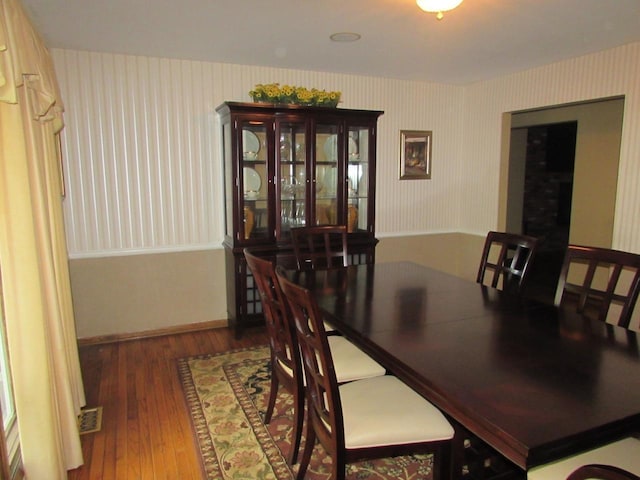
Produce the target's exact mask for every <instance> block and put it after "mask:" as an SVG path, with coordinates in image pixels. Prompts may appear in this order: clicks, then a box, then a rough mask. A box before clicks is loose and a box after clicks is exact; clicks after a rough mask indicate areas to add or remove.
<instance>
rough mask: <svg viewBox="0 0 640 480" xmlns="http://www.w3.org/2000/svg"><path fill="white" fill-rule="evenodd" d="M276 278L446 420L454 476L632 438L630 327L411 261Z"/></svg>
mask: <svg viewBox="0 0 640 480" xmlns="http://www.w3.org/2000/svg"><path fill="white" fill-rule="evenodd" d="M287 275H288V276H289V277H290V278H291V279H292V280H293V281H295V282H296V283H297V284H299V285H301V286H303V287H305V288H307V289H309V290H310V291H311V292H312V293H313V294H314V296H315V298H316V300H317V302H318V306H319V308H320V309H321V311H322V313H323V315H324V317H325V321H327V322H329V323H330V324H332V325H333V326H334V327H335V328H336V329H337V330H338V331H339V333H340V334H342V335H344V336H345V337H346V338H348V339H349V340H351V341H352V342H353V343H355V344H356V345H358V346H359V347H360V348H361V349H363V350H364V351H365V352H367V353H368V354H369V355H371V356H372V357H373V358H375V359H376V360H377V361H378V362H380V363H381V364H382V365H383V366H384V367H385V368H386V369H387V371H388V372H389V373H390V374H393V375H396V376H397V377H398V378H400V379H401V380H402V381H404V382H405V383H406V384H408V385H409V386H410V387H412V388H413V389H414V390H416V391H417V392H419V393H420V394H421V395H422V396H424V397H425V398H426V399H428V400H429V401H430V402H431V403H433V404H434V405H436V406H437V407H438V408H439V409H440V410H441V411H442V412H443V413H444V414H445V415H446V416H447V417H448V418H449V419H450V421H451V422H452V424H453V425H454V428H455V429H456V435H455V439H454V455H453V458H454V468H453V472H454V475H453V478H454V479H458V478H469V479H480V478H500V479H505V478H512V479H523V478H526V472H527V470H529V469H530V468H532V467H535V466H537V465H541V464H545V463H548V462H550V461H553V460H556V459H560V458H564V457H566V456H569V455H572V454H575V453H578V452H581V451H584V450H587V449H589V448H592V447H596V446H599V445H602V444H605V443H607V442H610V441H612V440H615V439H617V438H621V437H623V436H626V435H629V434H631V433H633V432H635V431H637V430H638V426H639V422H640V354H639V348H638V340H637V338H636V332H634V331H631V330H627V329H624V328H621V327H617V326H614V325H611V324H607V323H604V322H602V321H598V320H597V319H594V318H590V317H589V316H585V315H582V314H578V313H577V312H576V311H575V309H572V308H569V307H556V306H553V305H549V304H545V303H542V302H540V301H536V300H533V299H527V298H526V297H525V296H520V295H514V294H512V293H507V292H503V291H501V290H498V289H494V288H491V287H487V286H484V285H481V284H478V283H476V282H473V281H469V280H466V279H463V278H460V277H457V276H455V275H451V274H447V273H444V272H441V271H438V270H435V269H433V268H429V267H426V266H423V265H418V264H415V263H411V262H389V263H372V264H363V265H353V266H348V267H341V268H332V269H327V270H309V271H293V270H290V271H288V272H287ZM372 394H375V392H372ZM398 408H402V406H401V405H398Z"/></svg>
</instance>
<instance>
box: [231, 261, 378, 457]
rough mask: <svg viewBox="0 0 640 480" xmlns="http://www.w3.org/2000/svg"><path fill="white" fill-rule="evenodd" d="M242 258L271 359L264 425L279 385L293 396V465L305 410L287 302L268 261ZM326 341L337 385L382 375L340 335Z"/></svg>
mask: <svg viewBox="0 0 640 480" xmlns="http://www.w3.org/2000/svg"><path fill="white" fill-rule="evenodd" d="M244 255H245V259H246V261H247V264H248V266H249V268H250V269H251V271H252V273H253V277H254V279H255V282H256V286H257V287H258V292H259V293H260V299H261V301H262V308H263V311H264V316H265V324H266V328H267V335H268V337H269V348H270V356H271V359H270V360H271V386H270V389H271V390H270V393H269V401H268V403H267V410H266V412H265V419H264V420H265V423H269V422H270V421H271V416H272V415H273V410H274V408H275V403H276V398H277V395H278V387H279V385H280V384H282V385H283V386H284V387H285V388H286V389H287V390H288V391H289V392H291V394H292V395H293V405H294V406H293V408H294V412H293V437H292V441H291V449H290V451H289V455H288V457H287V460H288V462H289V463H290V464H293V463H295V461H296V458H297V454H298V450H299V446H300V439H301V435H302V422H303V411H304V382H305V380H304V371H303V369H302V365H301V363H300V350H299V348H298V342H297V338H296V336H295V331H294V327H293V323H292V321H291V319H290V315H289V311H288V309H287V306H286V302H285V300H284V297H283V295H282V291H281V290H280V285H279V284H278V281H277V278H276V274H275V267H274V265H273V263H272V262H271V261H269V260H266V259H263V258H259V257H257V256H255V255H254V254H252V253H251V251H250V250H248V249H245V250H244ZM328 342H329V344H330V346H331V351H332V353H333V354H334V357H335V359H336V360H335V368H336V375H337V378H338V381H339V382H348V381H351V380H355V379H360V378H369V377H375V376H380V375H384V374H385V373H386V371H385V369H384V367H382V366H381V365H380V364H379V363H377V362H375V361H374V360H373V359H372V358H371V357H369V356H368V355H366V354H365V353H364V352H363V351H362V350H360V349H359V348H358V347H356V346H355V345H353V344H352V343H351V342H349V341H348V340H347V339H345V338H343V337H341V336H339V335H329V336H328Z"/></svg>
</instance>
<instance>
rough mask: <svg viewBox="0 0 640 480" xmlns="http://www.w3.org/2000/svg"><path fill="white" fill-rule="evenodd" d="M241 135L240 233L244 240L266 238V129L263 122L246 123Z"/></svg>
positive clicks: (267, 227)
mask: <svg viewBox="0 0 640 480" xmlns="http://www.w3.org/2000/svg"><path fill="white" fill-rule="evenodd" d="M241 132H242V135H241V138H240V148H241V150H240V151H241V152H242V161H241V167H242V168H240V169H239V170H240V171H239V176H240V182H239V186H240V189H241V192H242V199H243V201H242V208H241V209H240V213H241V215H242V222H241V223H242V226H243V228H241V232H240V234H241V235H243V237H242V238H243V239H244V240H260V239H265V238H268V237H269V215H268V209H267V197H268V193H269V181H268V179H269V177H268V173H269V172H268V170H267V148H266V134H267V128H266V125H265V124H264V123H260V122H247V123H246V124H243V125H242V129H241Z"/></svg>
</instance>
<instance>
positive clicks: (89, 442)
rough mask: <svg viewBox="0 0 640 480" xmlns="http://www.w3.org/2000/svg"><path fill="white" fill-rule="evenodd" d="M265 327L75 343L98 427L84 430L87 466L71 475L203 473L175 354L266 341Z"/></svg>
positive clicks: (130, 479) (108, 478) (81, 479)
mask: <svg viewBox="0 0 640 480" xmlns="http://www.w3.org/2000/svg"><path fill="white" fill-rule="evenodd" d="M267 342H268V340H267V336H266V332H265V330H264V329H263V328H257V329H251V330H248V331H246V332H245V333H244V335H243V336H242V338H241V339H235V338H234V335H233V332H232V331H231V330H230V329H227V328H218V329H211V330H205V331H202V332H191V333H181V334H176V335H167V336H162V337H156V338H148V339H142V340H130V341H123V342H118V343H110V344H103V345H93V346H82V347H80V363H81V367H82V375H83V380H84V387H85V392H86V396H87V407H99V406H102V407H103V413H102V429H101V430H100V431H99V432H96V433H88V434H85V435H82V436H81V439H82V451H83V455H84V461H85V464H84V465H83V466H82V467H80V468H77V469H75V470H72V471H70V472H69V476H68V478H69V480H88V479H92V480H93V479H96V480H97V479H101V480H112V479H113V480H125V479H126V480H134V479H135V480H145V479H154V480H159V479H167V480H176V479H180V480H189V479H194V480H195V479H197V480H199V479H201V478H202V477H203V475H202V470H201V464H200V460H199V454H198V451H197V449H196V444H195V441H194V435H193V432H192V427H191V421H190V418H189V414H188V411H187V408H186V403H185V400H184V396H183V393H182V387H181V385H180V379H179V376H178V369H177V365H176V359H178V358H181V357H189V356H193V355H201V354H207V353H219V352H225V351H229V350H233V349H237V348H243V347H251V346H254V345H264V344H267Z"/></svg>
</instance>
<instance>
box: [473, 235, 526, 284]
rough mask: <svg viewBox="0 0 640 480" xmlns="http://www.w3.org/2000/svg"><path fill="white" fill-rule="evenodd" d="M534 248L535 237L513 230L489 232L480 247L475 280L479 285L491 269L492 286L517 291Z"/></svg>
mask: <svg viewBox="0 0 640 480" xmlns="http://www.w3.org/2000/svg"><path fill="white" fill-rule="evenodd" d="M537 248H538V239H537V238H535V237H530V236H528V235H519V234H516V233H506V232H493V231H491V232H489V233H488V234H487V237H486V239H485V243H484V248H483V250H482V257H481V260H480V267H479V268H478V275H477V277H476V281H477V282H478V283H480V284H482V283H484V277H485V274H487V273H488V272H487V270H491V271H492V272H493V276H492V277H491V286H492V287H493V288H502V289H503V290H509V291H513V292H516V293H519V292H521V291H522V289H523V285H524V284H525V280H526V277H527V274H528V272H529V270H530V267H531V264H532V263H533V258H534V256H535V253H536V250H537ZM496 249H498V254H497V257H495V255H494V254H493V253H492V252H495V250H496ZM494 258H495V260H494ZM500 280H502V284H500Z"/></svg>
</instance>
